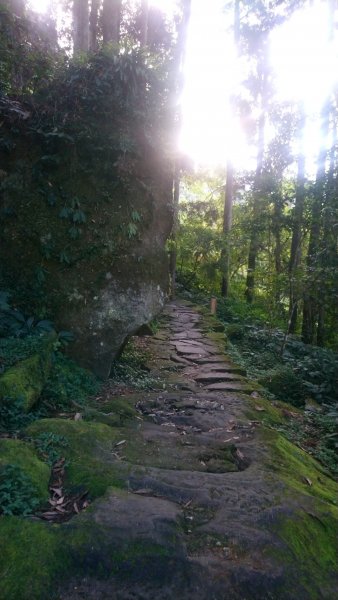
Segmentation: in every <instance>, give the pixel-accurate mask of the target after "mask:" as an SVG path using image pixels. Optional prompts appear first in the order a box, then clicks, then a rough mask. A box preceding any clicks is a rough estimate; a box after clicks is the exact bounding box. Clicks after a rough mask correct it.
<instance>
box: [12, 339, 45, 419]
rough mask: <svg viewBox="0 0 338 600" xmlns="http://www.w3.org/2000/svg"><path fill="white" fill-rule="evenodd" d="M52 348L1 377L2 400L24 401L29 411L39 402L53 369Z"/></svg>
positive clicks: (24, 361)
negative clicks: (18, 399) (17, 399)
mask: <svg viewBox="0 0 338 600" xmlns="http://www.w3.org/2000/svg"><path fill="white" fill-rule="evenodd" d="M51 352H52V348H51V347H49V349H48V348H45V350H44V353H41V354H35V355H33V356H30V357H29V358H26V359H25V360H23V361H21V362H19V363H18V364H16V365H15V366H14V367H11V368H10V369H8V370H7V371H6V372H5V373H4V374H3V375H2V376H1V377H0V403H1V398H14V399H15V398H20V399H22V407H23V410H25V411H28V410H29V409H30V408H31V407H32V406H33V405H34V404H35V402H36V401H37V400H38V398H39V396H40V394H41V390H42V388H43V386H44V384H45V382H46V380H47V377H48V374H49V371H50V368H51Z"/></svg>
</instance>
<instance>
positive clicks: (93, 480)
mask: <svg viewBox="0 0 338 600" xmlns="http://www.w3.org/2000/svg"><path fill="white" fill-rule="evenodd" d="M47 432H50V433H53V434H56V435H62V436H63V437H64V438H66V440H67V442H68V444H67V446H65V448H64V449H63V455H64V457H65V458H66V461H67V463H68V465H67V467H66V486H67V488H68V489H79V488H80V489H86V490H88V492H89V494H90V497H91V498H97V497H98V496H101V495H102V494H104V492H105V491H106V489H107V488H108V487H109V486H116V487H123V479H122V477H121V475H120V471H119V469H118V466H117V465H116V463H114V461H113V457H112V451H113V448H114V446H115V444H116V443H118V442H119V441H121V440H122V439H123V437H122V436H123V433H122V432H121V431H120V429H119V428H113V427H110V426H108V425H106V424H102V423H94V422H89V423H88V422H86V421H83V420H80V421H71V420H66V419H41V420H39V421H36V422H35V423H33V424H32V425H30V426H29V427H28V428H27V430H26V433H27V435H29V436H31V437H33V438H35V437H38V436H39V435H41V434H42V433H47Z"/></svg>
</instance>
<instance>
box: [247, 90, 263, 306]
mask: <svg viewBox="0 0 338 600" xmlns="http://www.w3.org/2000/svg"><path fill="white" fill-rule="evenodd" d="M264 104H265V103H264V100H263V97H262V108H261V115H260V118H259V122H258V152H257V167H256V174H255V181H254V190H253V214H252V230H251V238H250V245H249V256H248V270H247V278H246V290H245V297H246V300H247V302H248V303H249V304H252V302H253V299H254V289H255V270H256V261H257V254H258V249H259V231H258V219H259V216H260V207H261V195H262V190H261V187H262V174H263V160H264V145H265V106H264Z"/></svg>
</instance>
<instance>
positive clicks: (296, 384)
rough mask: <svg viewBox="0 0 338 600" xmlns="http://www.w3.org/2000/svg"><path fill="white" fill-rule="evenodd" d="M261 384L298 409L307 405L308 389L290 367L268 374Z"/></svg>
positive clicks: (280, 368) (261, 380)
mask: <svg viewBox="0 0 338 600" xmlns="http://www.w3.org/2000/svg"><path fill="white" fill-rule="evenodd" d="M259 383H261V384H262V385H264V386H265V387H266V388H267V389H268V390H269V392H271V393H272V394H274V396H276V398H278V399H279V400H283V402H288V403H289V404H292V405H293V406H297V407H302V406H304V405H305V398H306V388H305V386H304V384H303V381H302V380H301V378H300V377H299V376H298V375H296V373H294V371H293V370H292V369H291V368H290V367H289V366H282V367H279V368H277V369H274V370H273V371H270V372H268V373H266V375H265V376H264V377H262V379H260V381H259Z"/></svg>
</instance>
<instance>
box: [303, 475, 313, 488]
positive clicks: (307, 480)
mask: <svg viewBox="0 0 338 600" xmlns="http://www.w3.org/2000/svg"><path fill="white" fill-rule="evenodd" d="M303 479H304V482H305V483H307V484H308V485H309V486H310V487H311V485H312V481H311V479H309V477H303Z"/></svg>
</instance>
